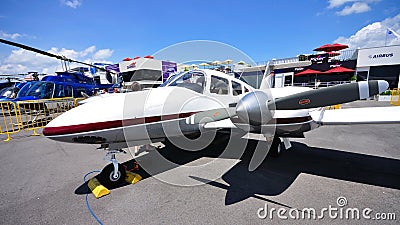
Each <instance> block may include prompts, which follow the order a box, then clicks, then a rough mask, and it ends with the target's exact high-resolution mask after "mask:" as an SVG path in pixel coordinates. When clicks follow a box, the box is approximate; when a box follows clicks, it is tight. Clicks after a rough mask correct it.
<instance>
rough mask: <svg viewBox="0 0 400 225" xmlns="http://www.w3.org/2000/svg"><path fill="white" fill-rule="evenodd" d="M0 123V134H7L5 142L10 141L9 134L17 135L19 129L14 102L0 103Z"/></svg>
mask: <svg viewBox="0 0 400 225" xmlns="http://www.w3.org/2000/svg"><path fill="white" fill-rule="evenodd" d="M0 107H1V115H0V116H1V117H2V118H1V121H0V134H7V139H6V140H4V141H5V142H7V141H10V140H11V134H14V133H18V132H19V131H20V130H21V127H20V126H19V123H18V111H17V106H16V104H15V103H14V102H0Z"/></svg>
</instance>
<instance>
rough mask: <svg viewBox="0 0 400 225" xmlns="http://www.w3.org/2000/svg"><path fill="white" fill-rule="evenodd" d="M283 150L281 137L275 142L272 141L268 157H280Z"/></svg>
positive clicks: (276, 138) (275, 139)
mask: <svg viewBox="0 0 400 225" xmlns="http://www.w3.org/2000/svg"><path fill="white" fill-rule="evenodd" d="M281 150H282V142H281V139H280V138H279V137H276V136H275V137H274V140H273V141H272V144H271V147H270V149H269V153H268V155H269V156H271V157H274V158H276V157H278V156H279V155H280V153H281Z"/></svg>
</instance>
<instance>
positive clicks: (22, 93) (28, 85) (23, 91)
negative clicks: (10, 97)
mask: <svg viewBox="0 0 400 225" xmlns="http://www.w3.org/2000/svg"><path fill="white" fill-rule="evenodd" d="M37 82H38V81H31V82H27V83H26V84H25V85H24V86H23V87H22V88H21V90H19V92H18V94H17V98H19V97H25V96H26V93H27V92H28V91H29V89H31V87H32V85H34V84H35V83H37Z"/></svg>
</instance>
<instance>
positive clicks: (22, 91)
mask: <svg viewBox="0 0 400 225" xmlns="http://www.w3.org/2000/svg"><path fill="white" fill-rule="evenodd" d="M0 42H2V43H4V44H8V45H12V46H15V47H19V48H23V49H25V50H29V51H33V52H36V53H39V54H43V55H46V56H49V57H54V58H57V59H60V60H61V61H62V62H63V63H64V65H65V68H67V63H70V62H75V63H80V64H83V65H86V66H89V67H77V68H75V69H71V70H66V71H64V72H56V74H55V75H47V76H44V77H43V78H42V79H41V80H40V81H39V79H38V77H37V76H36V77H35V78H34V80H33V81H29V82H26V83H23V84H21V85H20V87H16V88H19V91H18V94H17V95H16V97H15V98H7V97H6V98H0V101H13V102H15V101H26V100H38V99H51V98H65V97H74V98H79V97H87V96H92V95H94V94H95V93H96V91H97V90H103V89H109V88H111V87H118V84H113V83H109V84H101V83H100V82H99V81H98V80H95V79H94V78H93V77H89V76H86V75H85V72H87V70H93V69H95V70H97V71H105V72H106V73H107V75H109V76H110V74H111V73H113V72H112V71H107V70H106V69H105V66H102V65H99V64H94V65H92V64H88V63H84V62H80V61H76V60H73V59H68V58H66V57H64V56H59V55H55V54H52V53H49V52H45V51H42V50H40V49H36V48H33V47H29V46H26V45H23V44H19V43H15V42H11V41H8V40H4V39H0Z"/></svg>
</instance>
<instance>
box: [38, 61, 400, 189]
mask: <svg viewBox="0 0 400 225" xmlns="http://www.w3.org/2000/svg"><path fill="white" fill-rule="evenodd" d="M264 84H265V83H264ZM264 84H263V85H262V86H265V85H264ZM387 88H388V83H387V82H386V81H381V80H377V81H368V82H366V81H363V82H358V83H350V84H344V85H338V86H333V87H327V88H321V89H317V90H314V89H309V88H301V87H297V88H296V87H287V88H277V89H273V88H272V89H257V90H256V89H254V88H252V87H251V86H250V85H248V84H246V83H245V82H243V81H241V80H239V79H236V78H234V77H231V76H228V75H226V74H224V73H222V72H218V71H214V70H207V69H204V70H194V71H188V72H186V73H182V74H178V75H175V76H173V77H171V78H170V79H169V80H168V81H166V82H165V83H164V84H163V85H162V86H161V87H159V88H155V89H151V90H144V91H139V92H131V93H121V94H110V95H108V96H105V97H103V98H99V100H95V101H89V102H88V103H85V104H83V105H80V106H78V107H76V108H74V109H71V110H70V111H67V112H65V113H64V114H62V115H60V116H58V117H57V118H55V119H54V120H52V121H51V122H50V123H49V124H48V125H47V126H46V127H45V128H44V130H43V134H44V135H45V136H46V137H48V138H50V139H53V140H56V141H63V142H72V143H87V144H101V146H102V147H103V148H104V149H106V150H107V151H108V152H107V154H108V156H109V157H110V161H111V162H112V164H109V165H108V166H107V167H106V168H107V169H106V168H105V169H103V172H102V173H103V177H105V178H104V179H106V180H107V182H108V185H109V186H110V185H113V184H114V185H116V184H118V183H119V182H121V181H122V180H124V179H123V177H124V174H125V172H124V171H123V170H122V169H121V166H119V164H118V163H117V160H116V158H115V154H116V153H118V152H120V149H122V148H125V147H127V146H128V145H129V146H135V145H142V144H149V143H152V142H159V141H160V140H165V139H168V138H169V137H179V136H183V135H191V134H198V133H200V132H203V131H207V130H214V131H215V130H219V129H223V128H229V129H232V131H234V130H238V131H241V132H245V133H257V134H263V135H264V137H265V139H266V141H267V142H268V143H269V147H270V148H269V149H265V154H264V155H265V156H266V154H267V153H268V151H269V154H270V155H275V156H277V155H278V154H279V152H280V150H281V148H290V142H289V141H288V139H287V138H290V137H304V133H305V132H308V131H310V130H312V129H314V128H317V127H319V126H320V125H324V124H353V123H358V124H359V123H391V122H398V121H399V120H400V119H399V114H400V113H399V111H400V110H399V108H398V107H380V108H375V109H371V108H363V109H343V110H327V111H325V110H324V108H321V107H325V106H331V105H335V104H341V103H346V102H351V101H355V100H359V99H365V98H368V97H370V96H373V95H376V94H379V93H382V92H383V91H385V90H386V89H387ZM382 113H385V116H382ZM271 128H272V129H271ZM282 140H283V143H282V142H281V141H282ZM265 156H264V157H265ZM253 157H254V156H253ZM263 159H264V158H263ZM263 159H261V162H262V160H263ZM261 162H260V163H261ZM255 168H256V167H255ZM255 168H253V169H255Z"/></svg>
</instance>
